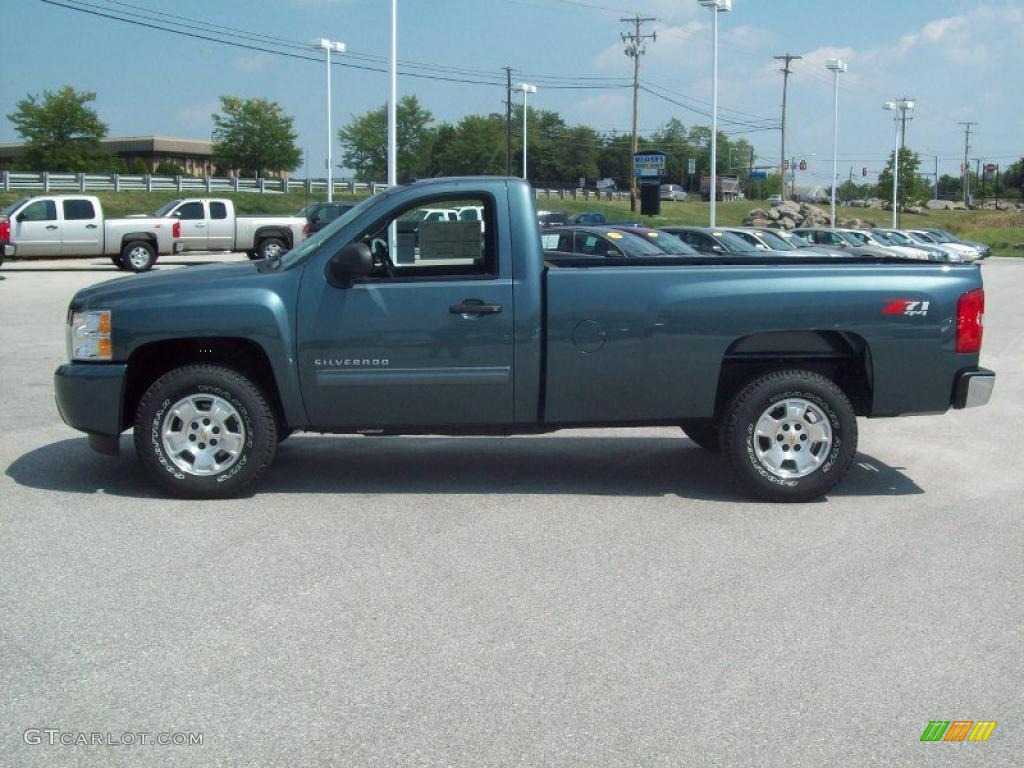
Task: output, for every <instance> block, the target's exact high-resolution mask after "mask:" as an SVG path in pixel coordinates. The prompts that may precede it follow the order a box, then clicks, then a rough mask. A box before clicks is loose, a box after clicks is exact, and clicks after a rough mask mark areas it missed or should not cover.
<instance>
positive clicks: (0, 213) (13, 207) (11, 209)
mask: <svg viewBox="0 0 1024 768" xmlns="http://www.w3.org/2000/svg"><path fill="white" fill-rule="evenodd" d="M28 200H29V198H27V197H23V198H21V200H18V201H17V202H14V203H11V204H10V205H8V206H7V207H6V208H4V209H3V210H2V211H0V216H8V217H9V216H10V215H11V214H12V213H14V212H15V211H16V210H18V209H19V208H20V207H21V206H22V205H23V204H24V203H26V202H28Z"/></svg>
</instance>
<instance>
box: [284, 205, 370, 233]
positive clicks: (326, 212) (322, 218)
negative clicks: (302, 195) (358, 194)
mask: <svg viewBox="0 0 1024 768" xmlns="http://www.w3.org/2000/svg"><path fill="white" fill-rule="evenodd" d="M355 207H356V204H355V203H350V202H347V201H345V200H335V201H334V202H332V203H310V204H309V205H307V206H306V207H305V208H303V209H302V210H301V211H299V212H298V213H297V214H296V216H300V217H304V218H305V219H306V227H307V230H308V231H307V232H306V234H307V235H312V234H313V233H314V232H319V231H320V230H321V229H323V228H324V227H326V226H327V225H328V224H330V223H331V222H332V221H334V220H335V219H336V218H338V217H339V216H341V215H342V214H343V213H348V212H349V211H351V210H352V209H353V208H355Z"/></svg>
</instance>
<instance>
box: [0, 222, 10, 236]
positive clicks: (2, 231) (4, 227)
mask: <svg viewBox="0 0 1024 768" xmlns="http://www.w3.org/2000/svg"><path fill="white" fill-rule="evenodd" d="M10 239H11V222H10V221H7V220H5V221H0V240H10Z"/></svg>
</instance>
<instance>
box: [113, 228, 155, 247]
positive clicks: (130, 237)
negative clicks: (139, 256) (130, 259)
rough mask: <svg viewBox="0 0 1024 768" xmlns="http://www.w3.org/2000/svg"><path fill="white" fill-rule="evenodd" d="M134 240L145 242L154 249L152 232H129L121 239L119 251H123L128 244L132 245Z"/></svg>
mask: <svg viewBox="0 0 1024 768" xmlns="http://www.w3.org/2000/svg"><path fill="white" fill-rule="evenodd" d="M136 240H145V241H146V242H148V243H149V244H150V245H152V246H154V247H156V235H154V234H153V233H152V232H131V233H129V234H127V235H125V236H124V237H122V238H121V250H122V251H123V250H124V249H125V246H127V245H128V243H134V242H135V241H136Z"/></svg>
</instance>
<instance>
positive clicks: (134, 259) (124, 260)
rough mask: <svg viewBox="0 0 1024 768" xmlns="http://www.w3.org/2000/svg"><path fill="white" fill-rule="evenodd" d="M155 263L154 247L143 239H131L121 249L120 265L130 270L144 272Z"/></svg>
mask: <svg viewBox="0 0 1024 768" xmlns="http://www.w3.org/2000/svg"><path fill="white" fill-rule="evenodd" d="M154 264H156V248H154V247H153V245H152V243H149V242H147V241H145V240H132V241H131V242H129V243H125V246H124V248H122V249H121V266H122V267H124V268H125V269H127V270H130V271H132V272H146V271H148V270H150V269H152V268H153V265H154Z"/></svg>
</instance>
